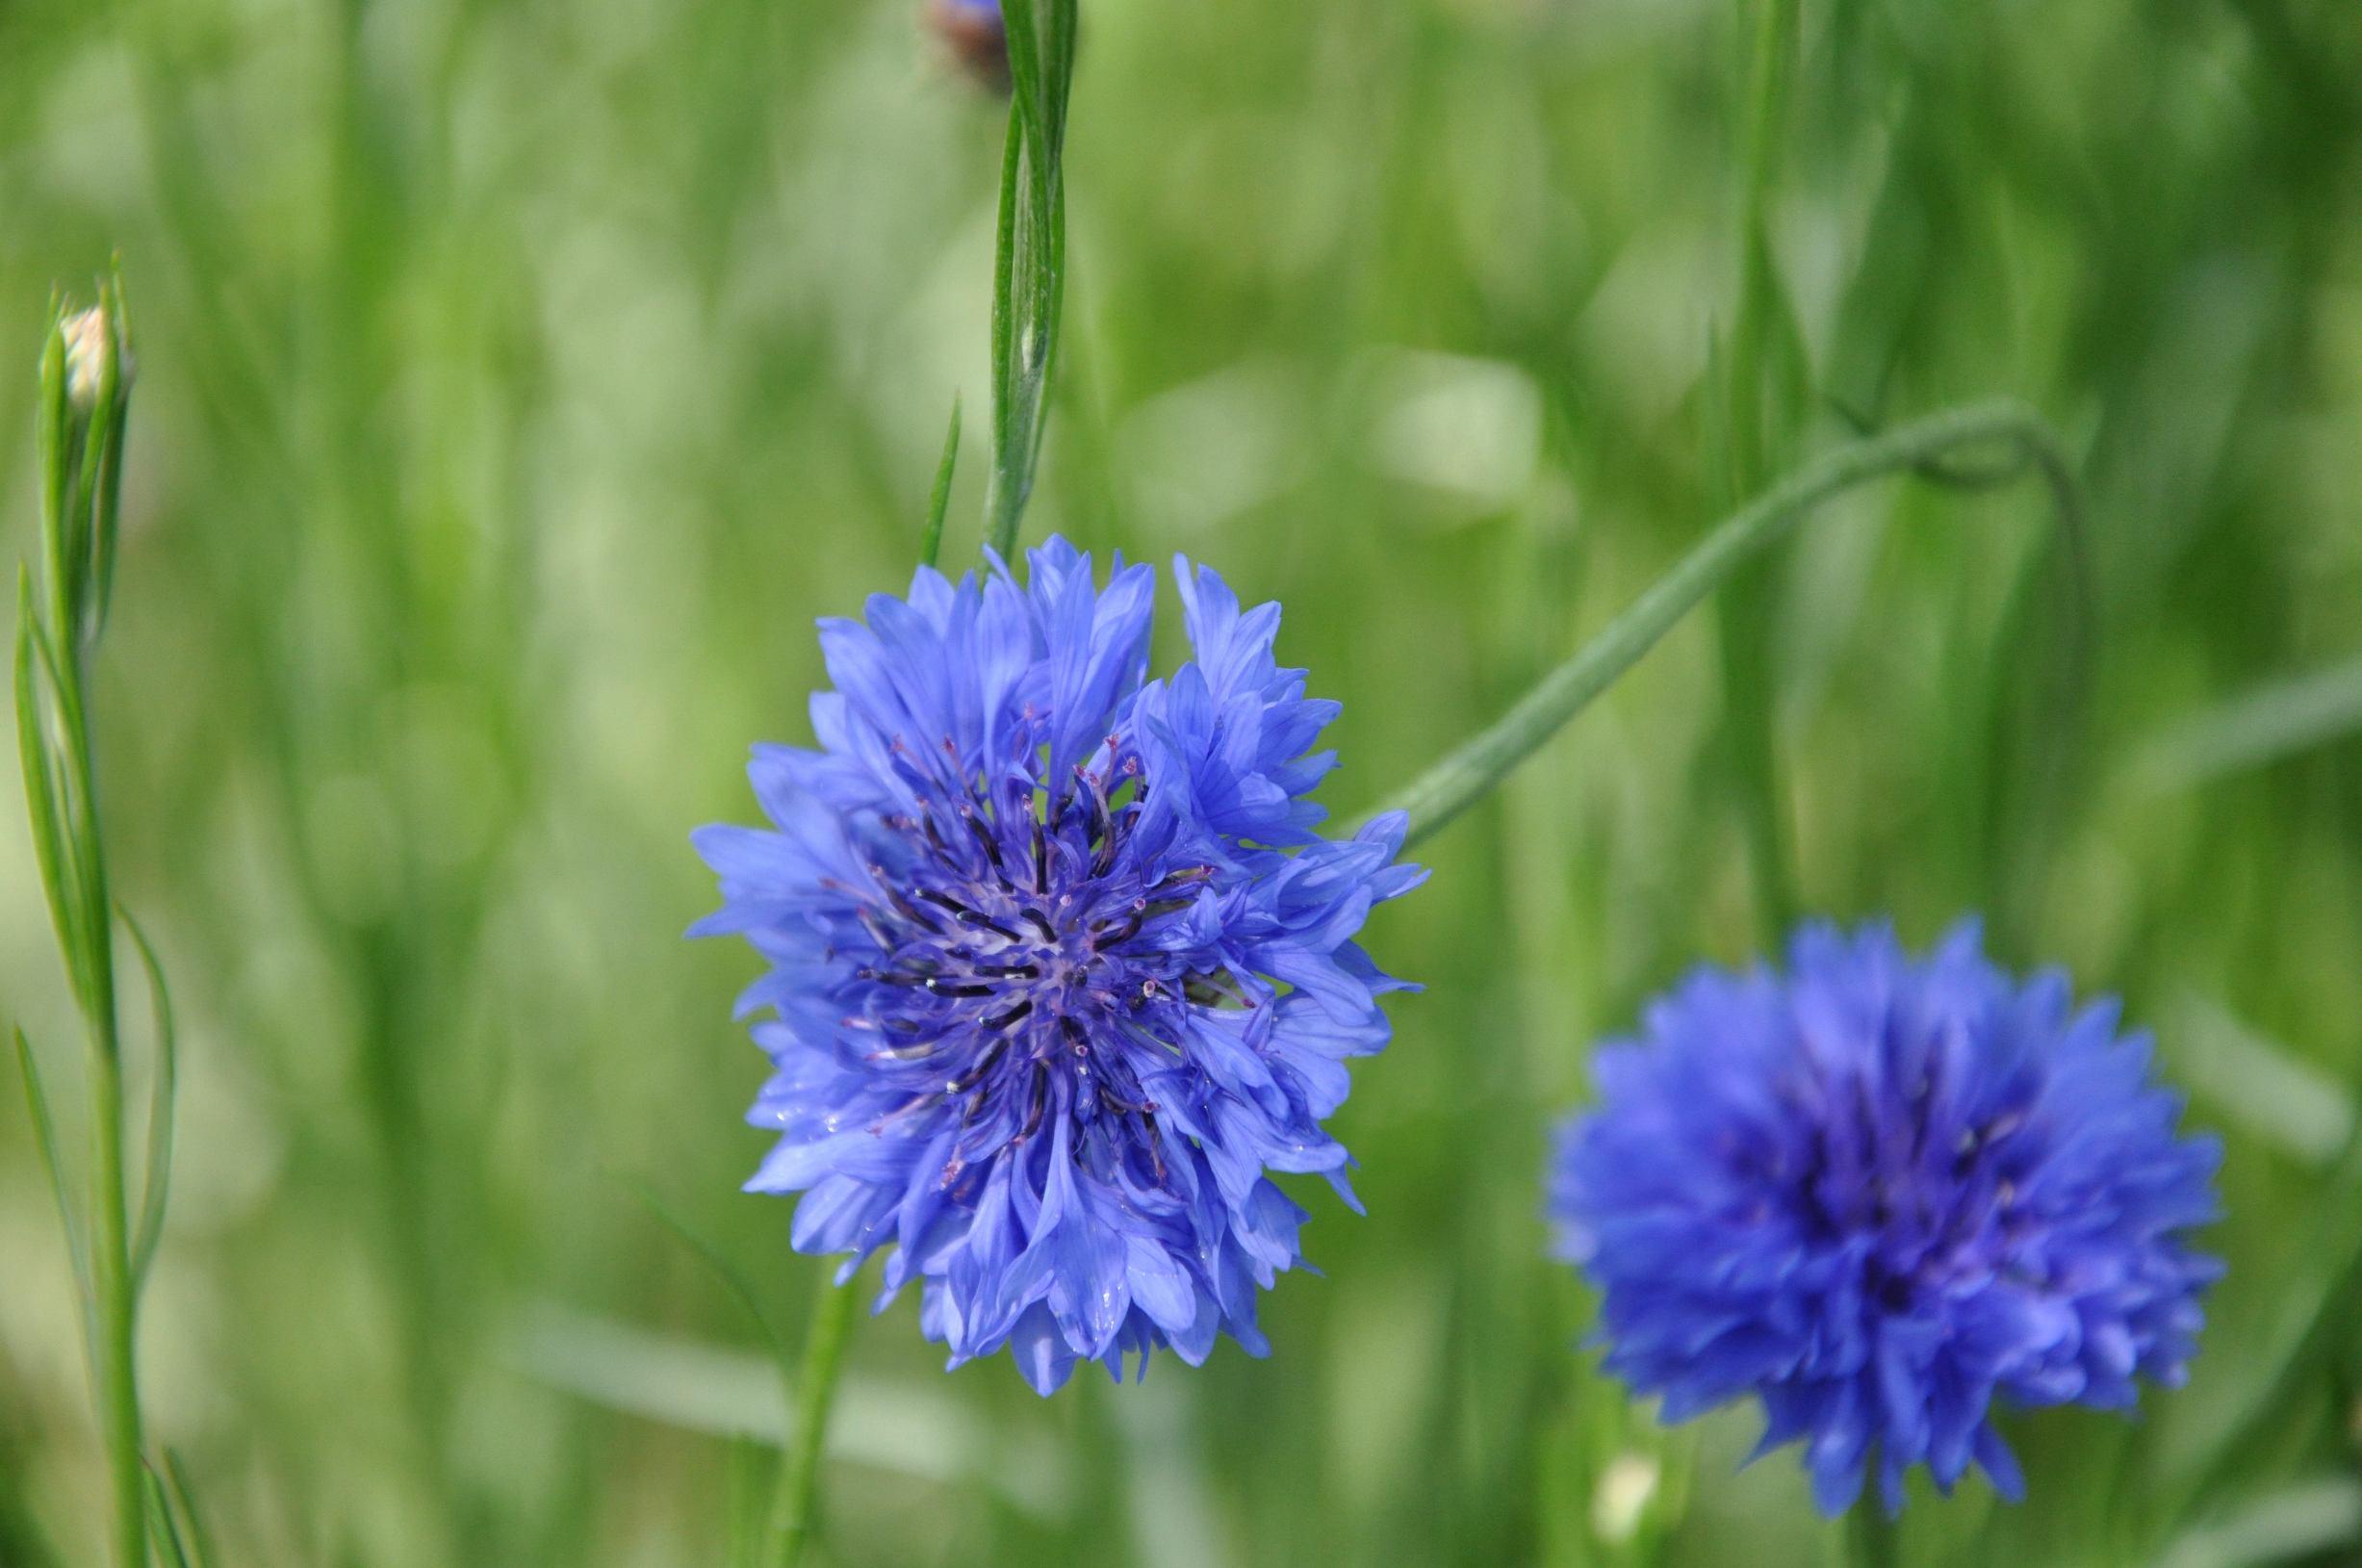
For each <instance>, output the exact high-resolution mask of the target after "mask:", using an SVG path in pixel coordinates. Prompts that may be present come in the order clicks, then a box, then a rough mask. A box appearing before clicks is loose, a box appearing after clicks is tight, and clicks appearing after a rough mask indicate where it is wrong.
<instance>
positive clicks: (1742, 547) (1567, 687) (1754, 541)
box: [1383, 401, 2083, 843]
mask: <svg viewBox="0 0 2362 1568" xmlns="http://www.w3.org/2000/svg"><path fill="white" fill-rule="evenodd" d="M1996 444H1998V445H2000V446H2003V447H2005V448H2006V449H2007V450H2008V453H2009V455H2010V457H2011V459H2012V461H2013V463H2014V465H2015V469H2016V471H2017V472H2020V473H2022V472H2024V471H2026V470H2027V469H2029V468H2030V469H2032V470H2034V471H2035V472H2037V473H2039V474H2040V475H2041V477H2042V479H2043V480H2044V482H2045V483H2047V484H2048V486H2049V487H2050V491H2051V496H2052V500H2053V501H2054V502H2055V504H2056V506H2057V508H2058V513H2059V525H2060V527H2061V528H2062V529H2063V530H2064V531H2065V532H2066V534H2067V538H2068V553H2069V557H2070V559H2071V561H2072V562H2073V564H2074V570H2075V572H2076V577H2077V585H2078V589H2079V590H2081V588H2082V583H2083V567H2082V550H2081V544H2080V533H2081V526H2080V521H2079V512H2078V508H2077V505H2076V498H2075V488H2074V480H2073V478H2072V476H2071V475H2070V473H2069V471H2068V468H2067V459H2066V456H2065V454H2064V452H2063V451H2062V450H2061V448H2060V445H2059V440H2058V437H2057V436H2056V435H2054V434H2053V433H2052V431H2051V429H2050V426H2049V425H2048V424H2045V423H2044V422H2043V421H2042V419H2041V416H2040V415H2038V414H2036V413H2034V412H2033V411H2032V410H2030V409H2028V408H2026V407H2024V406H2022V405H2021V404H2018V403H2015V402H2008V401H1999V402H1990V403H1976V404H1971V405H1969V406H1967V407H1964V408H1957V409H1951V410H1947V411H1945V412H1943V413H1939V414H1931V415H1929V416H1928V417H1926V418H1925V419H1921V420H1914V421H1913V422H1912V423H1911V424H1904V425H1901V426H1899V427H1897V428H1895V429H1893V430H1890V431H1887V433H1885V434H1883V435H1876V436H1871V437H1868V438H1866V439H1864V440H1861V441H1855V442H1850V443H1848V444H1847V445H1845V446H1842V447H1839V448H1837V449H1836V450H1834V451H1830V452H1825V453H1823V454H1822V455H1821V456H1819V457H1817V458H1815V459H1814V460H1813V461H1811V462H1810V463H1808V464H1806V465H1805V466H1804V467H1803V468H1802V469H1800V470H1798V471H1797V472H1796V473H1795V474H1793V475H1791V476H1788V477H1787V478H1785V479H1784V480H1782V481H1781V482H1780V483H1778V484H1776V485H1774V486H1773V487H1772V488H1771V489H1769V490H1766V491H1765V492H1763V494H1762V495H1760V496H1759V497H1757V498H1756V499H1755V500H1754V501H1749V502H1748V503H1747V504H1746V505H1744V506H1742V507H1740V508H1739V509H1738V510H1737V511H1736V512H1733V514H1732V515H1731V516H1730V517H1728V518H1727V519H1725V520H1724V521H1723V522H1722V523H1721V524H1719V525H1718V526H1716V527H1715V528H1714V529H1713V530H1712V531H1711V532H1709V533H1708V534H1707V536H1706V538H1705V539H1704V540H1702V541H1701V542H1700V543H1699V544H1698V545H1697V547H1696V548H1694V549H1693V550H1691V551H1690V553H1688V554H1686V555H1684V556H1682V559H1681V560H1680V561H1679V562H1677V563H1676V564H1675V565H1674V568H1673V570H1671V571H1670V572H1667V573H1666V574H1665V575H1664V576H1663V577H1661V578H1657V579H1656V582H1654V583H1652V584H1651V585H1650V586H1649V588H1648V590H1647V591H1646V592H1644V593H1643V594H1641V596H1640V597H1639V598H1638V599H1636V600H1634V601H1632V603H1631V604H1630V607H1628V608H1627V609H1626V610H1625V611H1624V613H1623V614H1621V615H1619V616H1617V617H1616V619H1615V620H1614V621H1613V622H1611V623H1609V625H1608V627H1607V630H1605V631H1603V632H1601V633H1600V634H1599V635H1598V636H1597V637H1595V638H1593V639H1592V640H1591V641H1590V642H1589V643H1587V644H1585V645H1584V646H1583V647H1582V648H1581V649H1580V650H1579V651H1578V652H1577V653H1576V654H1575V655H1574V656H1573V657H1572V658H1569V659H1568V660H1567V661H1566V662H1565V663H1563V664H1561V665H1559V666H1558V667H1557V668H1556V669H1555V670H1553V671H1552V672H1551V673H1550V674H1549V675H1547V676H1545V677H1543V678H1542V681H1541V682H1540V683H1539V684H1537V685H1536V686H1535V687H1534V688H1533V690H1531V691H1530V692H1528V693H1527V694H1526V696H1525V697H1524V698H1523V699H1522V700H1521V701H1520V702H1519V703H1518V704H1517V706H1516V707H1512V708H1511V709H1509V711H1508V712H1507V713H1505V714H1504V715H1502V718H1501V719H1500V720H1499V722H1497V723H1495V724H1494V725H1493V726H1492V727H1491V728H1490V729H1488V730H1486V731H1484V732H1483V733H1480V734H1478V735H1476V738H1474V739H1472V740H1470V741H1469V742H1468V743H1467V744H1465V745H1463V746H1461V747H1460V748H1459V749H1458V750H1457V751H1454V752H1453V753H1451V756H1449V757H1447V758H1444V759H1443V760H1442V761H1440V762H1438V763H1436V764H1435V765H1434V766H1433V767H1431V768H1429V769H1428V770H1427V771H1426V772H1425V773H1423V774H1421V775H1420V776H1419V777H1418V778H1417V779H1415V780H1413V781H1412V782H1411V784H1409V785H1408V786H1407V787H1406V788H1404V789H1402V790H1401V791H1400V792H1399V793H1398V794H1397V795H1395V796H1394V798H1393V799H1392V800H1390V801H1389V802H1388V803H1387V805H1386V807H1385V808H1383V810H1399V811H1404V812H1407V813H1408V814H1409V816H1410V819H1411V821H1410V834H1409V838H1408V841H1409V842H1412V843H1416V842H1417V841H1418V840H1420V839H1422V838H1425V837H1426V836H1427V835H1429V834H1432V833H1434V832H1435V831H1436V830H1437V829H1438V828H1441V827H1442V826H1444V825H1445V824H1446V823H1448V822H1450V821H1451V819H1452V818H1453V817H1456V816H1458V815H1459V814H1460V813H1461V812H1462V811H1465V810H1468V809H1469V808H1470V807H1471V806H1474V805H1475V804H1476V802H1477V801H1479V800H1481V799H1483V798H1484V796H1485V794H1486V793H1487V792H1488V791H1490V790H1491V789H1492V788H1493V786H1494V785H1495V784H1499V783H1500V782H1501V781H1502V779H1503V778H1505V777H1506V776H1507V775H1508V773H1509V771H1510V770H1511V769H1512V768H1514V767H1516V766H1517V765H1518V764H1519V763H1520V762H1522V761H1524V760H1525V759H1526V758H1528V757H1530V756H1532V755H1533V753H1534V752H1535V751H1536V750H1537V749H1538V748H1539V747H1540V746H1541V745H1542V744H1543V742H1545V741H1547V740H1549V739H1550V737H1551V736H1552V735H1553V734H1555V733H1558V731H1559V729H1560V728H1561V727H1562V726H1564V725H1565V724H1566V722H1567V721H1568V720H1569V719H1572V718H1573V717H1574V716H1575V715H1576V714H1578V713H1579V712H1581V711H1582V710H1583V709H1584V708H1585V707H1588V706H1589V705H1590V703H1591V700H1592V699H1593V698H1595V697H1597V696H1599V694H1600V693H1601V692H1603V691H1605V690H1606V689H1607V688H1608V686H1610V685H1611V684H1613V683H1614V681H1615V680H1616V678H1617V677H1618V676H1620V675H1622V674H1623V673H1624V672H1625V671H1626V670H1629V669H1630V668H1631V667H1632V666H1633V665H1634V664H1636V663H1638V662H1639V660H1640V658H1641V655H1644V654H1646V653H1648V651H1649V650H1650V649H1652V648H1654V647H1656V644H1657V642H1658V641H1659V640H1660V639H1662V638H1663V636H1664V635H1665V633H1666V632H1668V631H1670V630H1673V628H1674V626H1675V625H1676V624H1678V623H1679V622H1680V621H1681V619H1682V616H1684V615H1686V614H1687V613H1688V612H1689V611H1690V610H1691V609H1693V608H1695V607H1696V606H1697V604H1698V603H1699V602H1700V601H1701V600H1703V599H1705V598H1706V597H1707V595H1708V594H1710V593H1712V592H1713V591H1714V589H1715V588H1716V587H1717V586H1719V585H1720V584H1721V583H1722V582H1723V581H1724V580H1726V579H1727V578H1729V577H1730V576H1731V574H1732V573H1733V572H1735V571H1737V570H1738V569H1739V568H1740V567H1742V566H1744V565H1746V564H1747V563H1748V562H1749V561H1752V560H1754V559H1756V558H1757V557H1758V556H1759V555H1761V554H1762V553H1764V552H1765V551H1767V550H1769V549H1770V548H1771V547H1772V546H1774V545H1776V544H1778V543H1779V542H1780V541H1781V540H1783V539H1784V538H1786V537H1787V535H1788V534H1789V533H1790V532H1791V531H1792V530H1793V529H1794V528H1795V527H1796V526H1797V525H1798V524H1799V523H1800V522H1802V521H1803V520H1804V518H1805V517H1806V516H1808V515H1809V514H1810V512H1811V511H1812V509H1813V508H1814V507H1816V506H1818V505H1820V504H1821V503H1822V502H1823V501H1828V500H1830V499H1831V498H1832V497H1834V496H1837V495H1840V494H1842V493H1844V492H1845V491H1847V490H1851V489H1852V488H1854V487H1855V486H1856V485H1859V484H1862V483H1865V482H1867V481H1869V480H1871V479H1877V478H1883V477H1886V476H1888V475H1893V474H1900V473H1905V472H1912V471H1922V472H1926V473H1928V474H1930V475H1931V476H1933V475H1934V474H1935V473H1936V472H1938V471H1932V470H1929V469H1928V465H1930V464H1940V463H1942V462H1943V461H1944V460H1946V459H1948V458H1953V457H1956V456H1957V455H1958V454H1959V452H1960V451H1961V450H1962V449H1964V448H1976V447H1983V446H1991V445H1996ZM2081 598H2082V594H2081V593H2080V592H2079V596H2078V602H2079V603H2080V602H2081Z"/></svg>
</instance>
